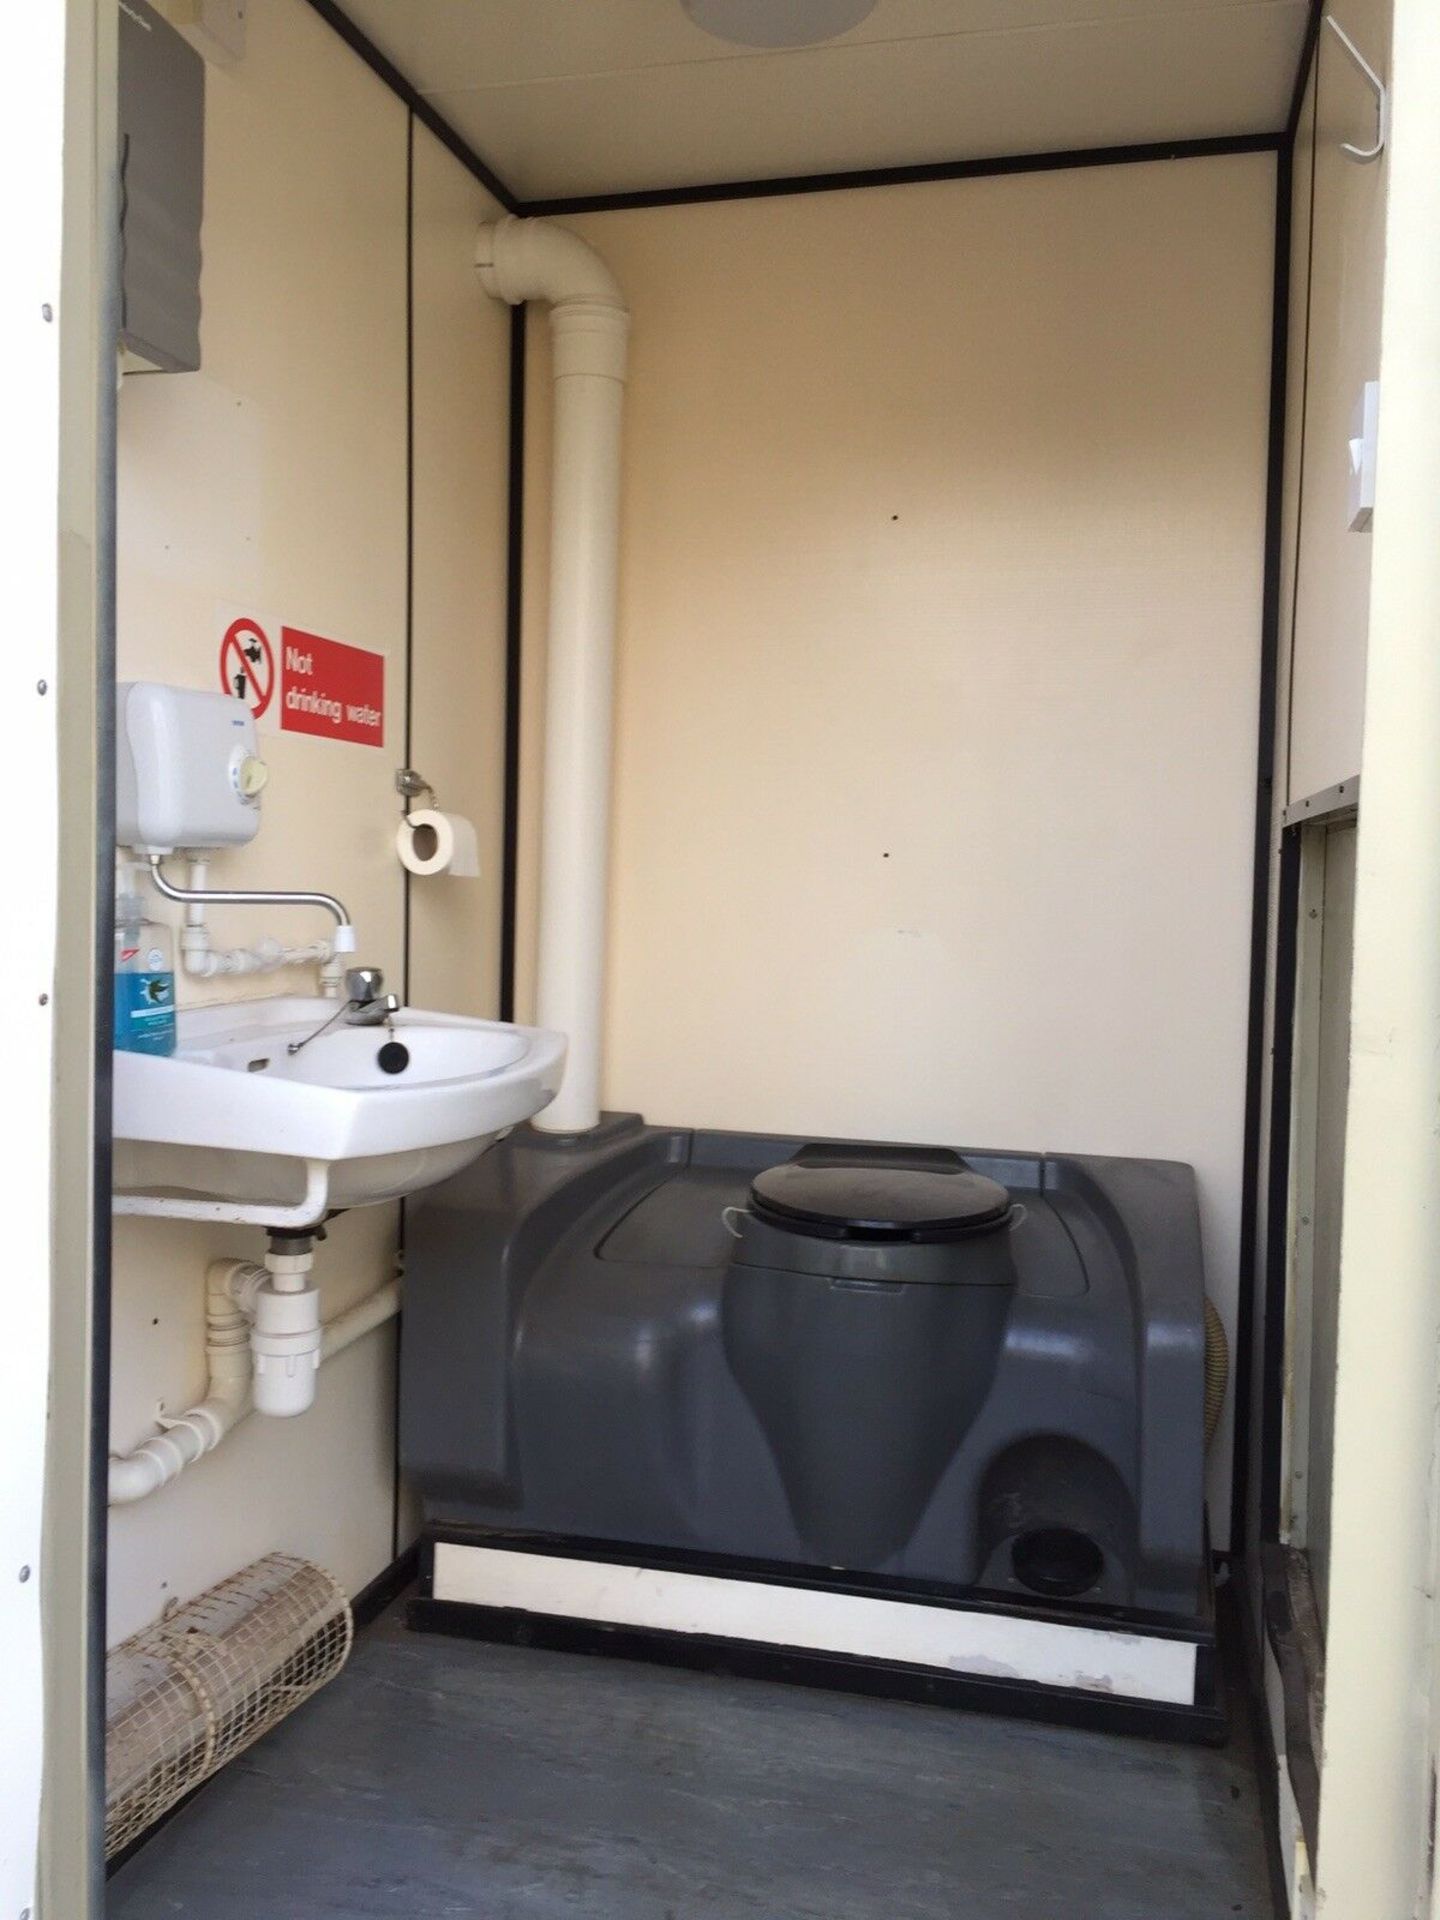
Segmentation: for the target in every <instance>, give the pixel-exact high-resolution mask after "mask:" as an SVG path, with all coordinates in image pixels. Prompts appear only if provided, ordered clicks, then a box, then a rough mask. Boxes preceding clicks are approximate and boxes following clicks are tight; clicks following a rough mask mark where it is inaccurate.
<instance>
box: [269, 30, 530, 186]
mask: <svg viewBox="0 0 1440 1920" xmlns="http://www.w3.org/2000/svg"><path fill="white" fill-rule="evenodd" d="M307 5H309V6H311V7H313V8H314V9H315V11H316V13H318V14H319V16H320V18H321V19H322V20H323V21H324V22H325V24H326V25H327V26H328V27H332V28H333V29H334V31H335V32H336V33H338V34H339V36H340V38H341V39H342V40H343V41H344V42H345V44H346V46H347V47H349V48H350V50H351V51H352V52H353V53H358V54H359V56H360V58H361V59H362V60H363V61H364V62H365V64H366V66H367V67H369V69H370V71H371V72H372V73H373V74H374V75H375V77H376V79H377V80H383V81H384V83H385V85H386V86H387V87H389V89H390V91H391V92H392V93H393V94H394V95H395V96H396V98H397V99H400V100H403V101H404V103H405V105H406V106H407V107H408V108H409V109H410V111H411V113H413V114H414V116H415V118H416V119H417V120H418V121H419V122H420V124H421V126H423V127H427V128H428V129H429V131H430V132H431V133H433V134H434V136H435V138H436V139H437V140H438V141H439V142H440V144H441V145H442V146H445V147H448V148H449V149H450V151H451V153H453V154H454V156H455V158H456V159H457V160H458V161H459V162H460V164H461V166H462V167H465V168H468V170H469V171H470V172H471V173H473V174H474V176H475V178H476V179H477V180H478V181H479V182H480V184H481V186H482V187H486V188H488V189H489V191H490V192H491V193H493V194H494V196H495V198H496V199H497V200H498V201H499V202H500V204H501V206H502V207H504V209H505V211H506V212H507V213H519V212H520V211H521V207H520V203H519V201H518V200H517V199H516V198H515V195H514V194H513V193H512V192H511V191H510V189H509V187H507V186H506V184H505V182H504V181H503V180H502V179H501V178H500V176H499V174H498V173H495V172H494V171H493V170H492V169H491V168H489V167H487V166H486V164H485V162H484V161H483V160H482V159H481V158H480V156H479V154H478V153H476V151H475V149H474V148H473V147H472V146H471V145H470V143H469V141H468V140H464V139H462V138H461V136H460V135H459V134H458V133H457V132H456V131H455V129H454V127H452V126H451V124H450V122H449V121H448V120H447V119H446V118H445V117H444V115H443V114H439V113H437V112H436V111H435V109H434V107H432V106H431V104H430V102H429V101H428V100H427V99H426V98H425V96H424V94H423V93H421V92H420V90H419V89H418V88H417V87H414V86H412V85H411V84H410V82H409V81H408V80H407V79H406V78H405V76H404V74H403V73H401V71H400V69H399V68H398V67H397V66H396V65H395V64H394V62H393V61H391V60H387V59H386V57H385V55H384V54H383V53H382V52H381V51H380V49H379V47H377V46H376V44H375V42H374V41H373V40H372V39H371V38H370V36H369V35H368V34H366V33H362V32H361V31H360V29H359V27H357V26H356V24H355V22H354V21H353V20H352V19H351V18H350V16H349V15H348V14H347V13H346V12H345V11H344V9H343V8H342V7H338V6H337V5H336V4H335V0H307Z"/></svg>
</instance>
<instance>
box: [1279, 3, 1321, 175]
mask: <svg viewBox="0 0 1440 1920" xmlns="http://www.w3.org/2000/svg"><path fill="white" fill-rule="evenodd" d="M1324 11H1325V0H1310V18H1309V19H1308V20H1307V21H1306V23H1305V38H1304V40H1303V41H1302V42H1301V46H1300V65H1299V67H1298V68H1297V69H1296V73H1295V87H1294V91H1293V92H1292V93H1291V95H1290V111H1289V113H1288V114H1287V115H1286V116H1285V144H1286V145H1287V146H1289V147H1293V146H1294V144H1295V136H1296V134H1297V133H1298V132H1299V131H1300V115H1301V114H1302V113H1303V112H1304V111H1305V93H1306V90H1307V88H1308V87H1309V85H1310V69H1311V67H1312V66H1313V65H1314V62H1315V49H1316V47H1317V46H1318V45H1319V43H1320V20H1321V16H1322V14H1323V13H1324Z"/></svg>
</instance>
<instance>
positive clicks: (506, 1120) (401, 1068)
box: [114, 996, 565, 1227]
mask: <svg viewBox="0 0 1440 1920" xmlns="http://www.w3.org/2000/svg"><path fill="white" fill-rule="evenodd" d="M335 1011H336V1005H335V1002H334V1001H333V1000H320V999H304V998H300V997H298V996H296V997H284V998H277V999H270V1000H247V1001H241V1002H236V1003H232V1004H231V1005H229V1006H223V1007H195V1008H185V1009H182V1010H181V1012H180V1014H179V1016H178V1028H179V1032H178V1044H177V1047H176V1050H175V1052H174V1053H173V1054H171V1055H169V1056H168V1057H166V1056H160V1055H151V1054H144V1053H126V1052H119V1053H117V1054H116V1055H115V1170H114V1183H115V1206H116V1211H117V1212H120V1213H150V1214H169V1215H179V1216H180V1217H182V1218H187V1219H203V1220H233V1221H247V1222H251V1223H253V1224H255V1225H259V1226H288V1227H301V1226H308V1225H313V1224H314V1223H316V1222H317V1221H319V1220H322V1219H323V1218H324V1217H325V1215H326V1213H327V1212H329V1211H331V1210H333V1209H335V1208H340V1207H360V1206H369V1205H372V1204H374V1203H375V1202H377V1201H381V1200H398V1199H400V1198H401V1197H402V1196H403V1195H404V1194H407V1193H413V1192H415V1190H416V1189H417V1188H419V1187H428V1186H431V1185H433V1184H434V1182H435V1181H437V1180H443V1179H445V1178H446V1176H447V1175H449V1174H451V1173H454V1172H455V1171H456V1169H457V1168H459V1167H463V1166H464V1165H465V1164H466V1162H467V1161H470V1160H473V1159H475V1158H476V1156H477V1155H478V1154H480V1153H483V1152H484V1150H485V1148H486V1147H488V1146H489V1145H490V1144H491V1142H492V1141H493V1140H495V1139H496V1137H497V1136H498V1135H499V1134H501V1133H503V1132H504V1131H505V1130H506V1129H507V1128H508V1127H513V1126H515V1125H517V1124H518V1123H519V1122H520V1121H522V1120H528V1119H529V1118H530V1117H531V1115H532V1114H536V1113H538V1112H539V1111H540V1109H541V1108H542V1107H544V1106H547V1105H548V1104H549V1103H550V1101H551V1100H553V1099H554V1097H555V1093H556V1091H557V1089H558V1087H559V1085H560V1076H561V1073H562V1071H563V1069H564V1065H565V1039H564V1036H563V1035H562V1034H558V1033H547V1032H544V1031H542V1030H541V1029H539V1028H535V1027H512V1026H504V1025H501V1024H499V1023H498V1022H495V1021H489V1020H467V1019H463V1018H461V1017H460V1016H459V1015H456V1014H445V1013H423V1012H420V1011H419V1010H418V1009H415V1008H410V1007H406V1008H404V1009H402V1010H401V1011H400V1012H399V1013H397V1014H395V1015H394V1016H393V1017H392V1019H391V1020H390V1021H389V1022H388V1023H387V1024H386V1025H385V1026H377V1027H355V1026H347V1025H345V1024H343V1022H338V1023H337V1024H336V1025H335V1026H333V1027H331V1028H330V1029H329V1030H328V1031H327V1032H325V1033H322V1034H320V1035H319V1037H318V1038H316V1039H313V1040H311V1041H310V1042H309V1043H308V1044H307V1045H306V1046H305V1047H304V1048H303V1049H302V1050H301V1051H300V1052H299V1053H294V1054H292V1053H290V1052H289V1051H288V1046H289V1043H290V1042H291V1041H292V1040H299V1039H302V1038H303V1037H304V1036H305V1035H306V1034H309V1033H313V1032H314V1030H315V1029H316V1028H317V1027H318V1026H319V1025H320V1024H321V1022H322V1021H324V1020H326V1019H328V1018H329V1017H330V1016H331V1015H332V1014H334V1013H335ZM401 1050H403V1053H402V1051H401ZM382 1051H383V1063H382Z"/></svg>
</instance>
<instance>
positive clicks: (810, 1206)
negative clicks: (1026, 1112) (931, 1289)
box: [750, 1160, 1010, 1240]
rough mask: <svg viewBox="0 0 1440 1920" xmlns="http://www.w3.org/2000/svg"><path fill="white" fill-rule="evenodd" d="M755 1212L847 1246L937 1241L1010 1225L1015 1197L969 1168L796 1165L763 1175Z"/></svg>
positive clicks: (756, 1186)
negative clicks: (862, 1242) (852, 1241)
mask: <svg viewBox="0 0 1440 1920" xmlns="http://www.w3.org/2000/svg"><path fill="white" fill-rule="evenodd" d="M750 1204H751V1208H752V1210H753V1211H754V1212H755V1213H756V1214H757V1215H758V1216H759V1217H760V1218H761V1219H762V1220H767V1221H769V1222H770V1224H771V1225H772V1226H777V1227H782V1228H787V1229H788V1230H789V1231H791V1232H792V1233H816V1234H821V1235H824V1236H828V1237H834V1238H840V1239H850V1238H854V1239H867V1240H929V1239H949V1238H951V1237H952V1236H956V1235H959V1234H965V1233H983V1232H985V1231H987V1230H988V1229H991V1228H995V1227H1000V1226H1003V1225H1004V1223H1005V1222H1006V1220H1007V1219H1008V1218H1009V1215H1010V1195H1009V1193H1008V1192H1007V1191H1006V1190H1005V1188H1004V1187H1002V1186H1001V1185H1000V1183H999V1182H998V1181H996V1180H990V1179H987V1178H986V1176H985V1175H984V1174H983V1173H974V1172H972V1171H971V1169H970V1168H969V1167H965V1166H959V1165H957V1166H956V1168H955V1170H954V1171H953V1172H951V1171H944V1170H942V1169H940V1168H936V1167H896V1166H873V1165H872V1166H867V1165H864V1164H863V1163H859V1162H856V1163H850V1164H845V1163H839V1164H837V1163H835V1162H830V1163H829V1164H827V1165H824V1166H814V1165H806V1164H805V1162H804V1161H802V1160H788V1161H786V1162H785V1164H784V1165H783V1166H778V1167H767V1169H766V1170H765V1172H764V1173H757V1174H756V1176H755V1179H754V1181H753V1183H752V1184H751V1188H750Z"/></svg>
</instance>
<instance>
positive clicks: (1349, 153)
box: [1325, 13, 1390, 164]
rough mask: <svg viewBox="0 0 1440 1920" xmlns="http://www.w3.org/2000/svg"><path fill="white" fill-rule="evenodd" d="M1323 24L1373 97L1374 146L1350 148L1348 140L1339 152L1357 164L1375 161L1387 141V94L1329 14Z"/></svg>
mask: <svg viewBox="0 0 1440 1920" xmlns="http://www.w3.org/2000/svg"><path fill="white" fill-rule="evenodd" d="M1325 24H1326V26H1327V27H1329V29H1330V31H1331V32H1332V33H1333V34H1334V36H1335V38H1336V39H1337V40H1338V41H1339V42H1340V44H1341V46H1342V47H1344V49H1345V51H1346V52H1347V53H1348V54H1349V56H1350V58H1351V59H1352V60H1353V61H1354V62H1355V64H1356V66H1357V67H1358V68H1359V69H1360V71H1361V73H1363V74H1364V76H1365V81H1366V84H1367V85H1368V87H1369V88H1370V91H1371V92H1372V93H1373V94H1374V96H1375V144H1374V146H1373V147H1356V146H1352V145H1351V144H1350V142H1349V141H1348V140H1342V141H1341V143H1340V151H1341V152H1342V153H1343V154H1344V155H1345V156H1346V158H1347V159H1350V160H1356V161H1359V162H1360V163H1361V164H1363V163H1364V162H1366V161H1368V160H1378V159H1379V158H1380V156H1381V154H1382V153H1383V152H1384V151H1385V142H1386V140H1387V139H1389V137H1390V91H1389V89H1388V88H1387V86H1386V85H1385V82H1384V81H1383V80H1382V79H1381V78H1380V76H1379V74H1378V73H1376V71H1375V69H1374V68H1373V67H1372V66H1371V64H1370V62H1369V61H1368V60H1367V59H1366V58H1365V56H1364V54H1363V53H1361V51H1360V49H1359V48H1358V47H1357V46H1356V44H1355V42H1354V41H1353V40H1352V39H1351V38H1350V36H1349V34H1348V33H1346V31H1345V29H1344V28H1343V27H1342V26H1341V24H1340V22H1339V21H1338V20H1337V19H1336V18H1335V16H1334V14H1333V13H1327V14H1326V15H1325Z"/></svg>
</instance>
